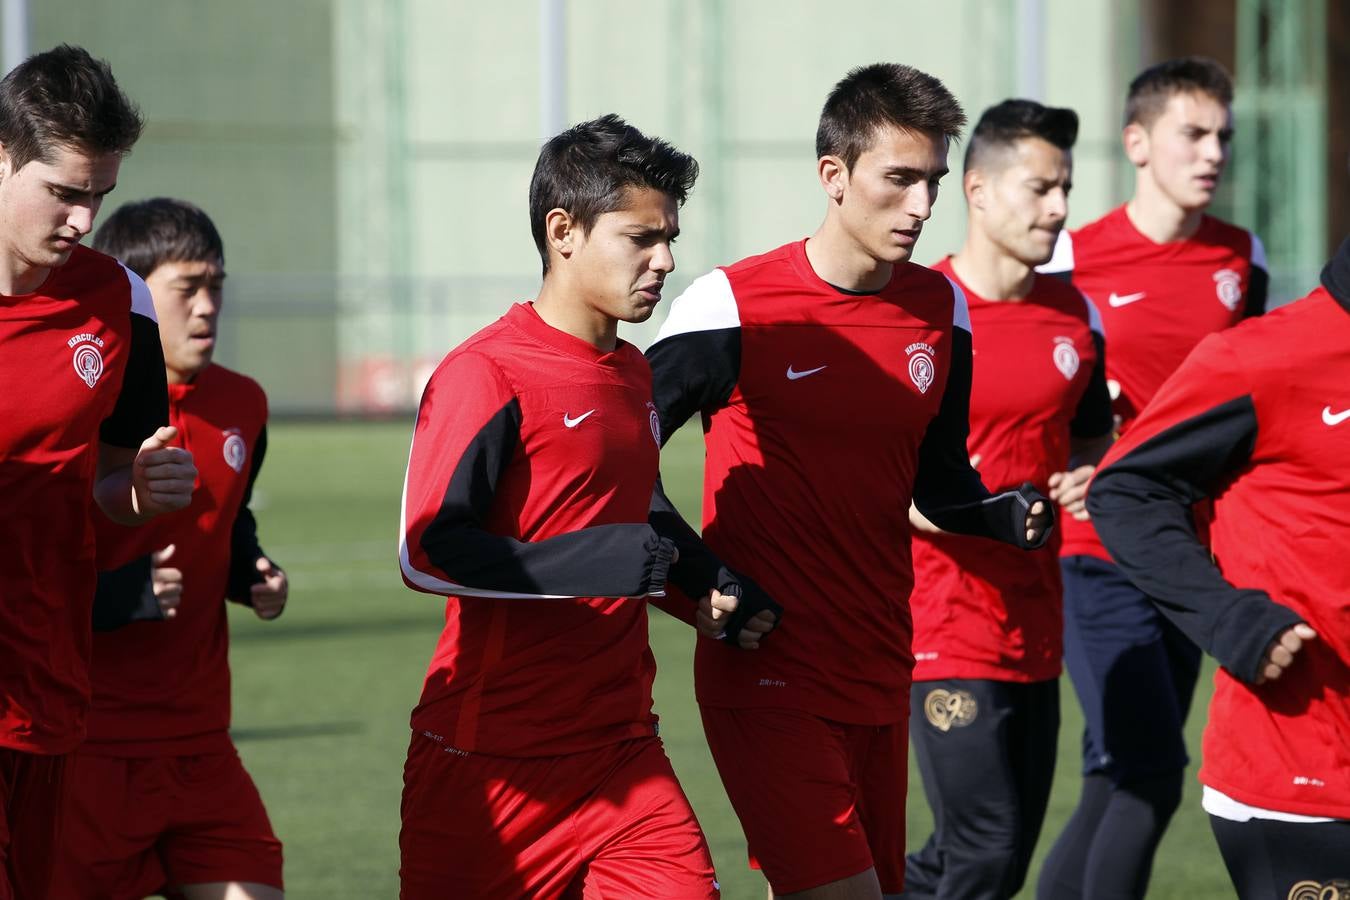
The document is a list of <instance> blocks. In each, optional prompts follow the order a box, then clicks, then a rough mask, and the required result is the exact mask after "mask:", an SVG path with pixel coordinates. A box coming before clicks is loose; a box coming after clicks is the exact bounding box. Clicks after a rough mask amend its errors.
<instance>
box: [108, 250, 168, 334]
mask: <svg viewBox="0 0 1350 900" xmlns="http://www.w3.org/2000/svg"><path fill="white" fill-rule="evenodd" d="M118 265H119V266H122V264H121V263H118ZM122 271H123V272H126V273H127V281H128V282H130V283H131V311H132V312H133V313H135V314H136V315H138V316H145V317H146V318H147V319H149V320H150V321H151V322H154V323H155V324H156V325H158V324H159V316H157V315H155V301H154V298H152V297H151V296H150V288H149V287H147V286H146V284H145V282H144V281H142V280H141V276H139V275H137V274H136V273H135V272H133V271H131V270H130V269H128V268H127V267H126V266H122Z"/></svg>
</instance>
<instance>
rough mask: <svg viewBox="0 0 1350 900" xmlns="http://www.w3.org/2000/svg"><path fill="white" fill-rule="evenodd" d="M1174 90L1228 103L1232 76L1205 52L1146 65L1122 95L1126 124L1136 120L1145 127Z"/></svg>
mask: <svg viewBox="0 0 1350 900" xmlns="http://www.w3.org/2000/svg"><path fill="white" fill-rule="evenodd" d="M1177 94H1204V95H1206V96H1208V97H1211V98H1213V99H1214V100H1217V101H1218V102H1219V103H1222V104H1223V105H1224V106H1231V105H1232V103H1233V79H1232V78H1231V77H1229V75H1228V70H1227V69H1225V68H1224V67H1223V66H1221V65H1219V64H1218V63H1217V62H1215V61H1214V60H1212V59H1210V58H1209V57H1207V56H1183V57H1180V58H1179V59H1169V60H1166V61H1164V62H1160V63H1158V64H1157V65H1156V66H1149V67H1148V68H1147V69H1145V70H1144V71H1142V72H1140V73H1139V74H1138V75H1136V76H1135V78H1134V81H1131V82H1130V91H1129V93H1128V94H1126V95H1125V124H1126V125H1129V124H1131V123H1133V122H1138V123H1139V124H1140V125H1143V126H1144V127H1145V128H1147V127H1148V126H1150V125H1152V124H1153V120H1154V119H1156V118H1158V116H1160V115H1162V112H1163V109H1165V108H1166V106H1167V101H1168V100H1170V99H1172V97H1173V96H1175V95H1177Z"/></svg>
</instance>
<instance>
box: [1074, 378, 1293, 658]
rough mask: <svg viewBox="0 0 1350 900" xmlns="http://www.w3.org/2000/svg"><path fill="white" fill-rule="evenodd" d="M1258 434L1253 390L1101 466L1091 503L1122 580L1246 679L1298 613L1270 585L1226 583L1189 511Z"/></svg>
mask: <svg viewBox="0 0 1350 900" xmlns="http://www.w3.org/2000/svg"><path fill="white" fill-rule="evenodd" d="M1134 427H1135V428H1138V427H1140V421H1136V423H1135V425H1134ZM1256 432H1257V419H1256V411H1255V408H1254V407H1253V405H1252V400H1251V397H1250V396H1247V395H1244V396H1240V397H1237V398H1234V399H1232V400H1229V401H1226V402H1223V403H1219V404H1217V405H1215V406H1213V407H1211V408H1209V409H1207V410H1204V411H1203V412H1200V413H1198V414H1196V415H1194V416H1191V417H1190V418H1186V419H1184V420H1182V421H1179V422H1176V423H1175V424H1173V425H1171V426H1170V427H1168V428H1166V429H1164V430H1162V431H1160V432H1158V433H1157V434H1155V435H1152V436H1151V437H1149V438H1148V439H1147V440H1145V441H1143V442H1142V443H1140V444H1139V445H1138V446H1137V447H1134V448H1133V449H1132V450H1129V451H1128V452H1126V453H1125V455H1123V456H1122V457H1120V458H1119V459H1117V460H1115V461H1113V462H1111V463H1110V464H1109V465H1108V466H1107V467H1106V468H1105V469H1102V470H1100V471H1098V472H1097V475H1096V477H1095V478H1094V479H1093V482H1092V486H1091V488H1090V489H1089V491H1088V499H1087V507H1088V513H1089V514H1090V515H1091V516H1092V521H1093V523H1094V524H1095V525H1096V528H1097V533H1098V534H1099V535H1100V536H1101V539H1102V542H1103V543H1104V544H1105V545H1106V548H1107V549H1108V550H1109V551H1110V552H1111V556H1112V557H1113V558H1114V559H1115V561H1116V563H1117V564H1118V565H1119V566H1120V568H1121V570H1122V571H1123V572H1124V573H1125V574H1126V576H1128V577H1129V579H1130V580H1131V581H1133V582H1134V583H1135V584H1136V585H1137V586H1138V587H1139V589H1140V590H1141V591H1143V592H1144V593H1145V594H1148V595H1149V596H1150V597H1151V598H1152V599H1153V602H1154V603H1155V604H1156V605H1157V606H1158V607H1159V608H1160V609H1161V610H1162V612H1163V613H1164V614H1165V615H1166V616H1167V617H1168V618H1169V619H1170V620H1171V621H1172V622H1173V623H1175V624H1176V626H1177V627H1178V628H1180V629H1181V631H1182V632H1183V633H1184V634H1185V635H1186V636H1187V637H1189V638H1190V639H1191V640H1193V641H1194V642H1195V643H1196V644H1198V645H1199V646H1200V647H1201V648H1203V649H1204V650H1205V651H1206V652H1208V653H1209V654H1211V655H1212V656H1214V658H1215V659H1217V660H1218V661H1219V662H1220V663H1221V664H1222V665H1223V666H1224V667H1225V668H1226V669H1228V670H1229V671H1230V672H1232V673H1233V674H1234V675H1235V676H1237V677H1239V678H1242V679H1244V680H1246V681H1249V682H1254V681H1255V680H1256V678H1257V676H1258V674H1259V668H1260V664H1261V661H1262V659H1263V657H1264V655H1265V650H1266V647H1267V646H1269V644H1270V642H1271V641H1272V640H1273V639H1274V638H1275V637H1276V635H1278V634H1279V633H1280V632H1282V631H1284V630H1285V629H1286V628H1288V627H1290V626H1291V625H1294V624H1295V623H1297V622H1298V621H1300V619H1299V617H1298V615H1297V614H1295V613H1294V612H1293V611H1292V610H1290V609H1288V608H1287V607H1284V606H1281V605H1279V604H1277V603H1275V602H1274V601H1272V600H1271V599H1270V597H1269V595H1267V594H1266V593H1265V592H1264V591H1259V590H1243V589H1240V588H1236V587H1233V586H1232V585H1230V584H1229V583H1228V582H1226V581H1225V580H1224V578H1223V576H1222V575H1221V574H1220V572H1219V569H1218V567H1217V566H1216V565H1215V563H1214V560H1213V558H1212V557H1211V555H1210V553H1209V550H1208V548H1206V547H1205V546H1204V545H1203V544H1202V543H1201V542H1200V540H1199V538H1198V537H1197V535H1196V529H1195V524H1194V520H1193V517H1192V513H1191V508H1192V506H1193V505H1194V504H1195V503H1197V502H1199V501H1200V500H1202V499H1204V498H1206V497H1211V496H1214V495H1215V494H1216V493H1217V492H1218V491H1219V490H1221V489H1222V487H1223V486H1224V484H1226V483H1227V481H1228V479H1229V478H1231V476H1232V475H1233V473H1235V472H1237V471H1238V470H1239V469H1241V468H1242V467H1243V466H1244V465H1245V464H1246V463H1247V461H1248V459H1249V458H1250V457H1251V453H1252V448H1253V446H1254V445H1255V442H1256Z"/></svg>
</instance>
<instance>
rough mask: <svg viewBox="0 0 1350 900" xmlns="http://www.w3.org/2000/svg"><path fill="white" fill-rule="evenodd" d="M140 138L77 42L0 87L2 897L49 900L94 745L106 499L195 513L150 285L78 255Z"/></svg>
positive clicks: (133, 518) (134, 517) (90, 254)
mask: <svg viewBox="0 0 1350 900" xmlns="http://www.w3.org/2000/svg"><path fill="white" fill-rule="evenodd" d="M140 133H141V118H140V115H139V114H138V113H137V111H136V109H135V107H134V106H133V105H132V104H131V102H130V101H129V100H128V99H127V98H126V96H125V95H124V94H123V93H122V92H121V90H120V89H119V88H118V86H117V82H116V81H115V80H114V79H113V76H112V72H111V71H110V70H109V68H108V65H107V63H104V62H101V61H98V60H95V59H93V58H92V57H91V56H90V55H89V54H88V53H86V52H85V51H84V50H81V49H79V48H77V47H69V46H61V47H57V48H56V49H54V50H50V51H47V52H45V53H39V54H37V55H36V56H33V57H30V58H29V59H28V60H26V61H24V62H23V63H20V64H19V65H18V66H17V67H15V69H14V70H13V71H11V72H10V73H9V74H8V75H6V76H5V77H4V79H3V80H0V367H2V368H3V371H4V373H5V374H4V385H5V389H4V390H0V497H2V498H4V499H3V503H4V514H3V515H0V546H3V547H4V552H3V554H0V559H2V560H3V561H2V562H0V585H2V586H3V600H0V900H10V898H20V900H46V897H47V896H48V894H47V888H48V880H49V878H50V875H51V869H52V864H53V863H52V861H53V855H54V853H55V849H56V843H57V836H58V834H59V831H60V814H59V811H60V808H61V804H62V798H61V793H62V784H63V774H64V769H65V760H66V754H68V753H69V752H70V751H71V750H73V749H74V748H75V746H76V745H77V744H79V742H80V741H81V740H83V738H84V731H85V714H86V712H87V710H88V706H89V675H88V664H89V652H90V648H89V644H90V627H89V618H90V612H89V610H90V606H91V604H92V603H93V599H94V582H95V577H96V572H95V563H94V534H93V521H92V518H91V511H92V509H91V507H92V503H91V502H90V501H91V498H92V499H93V500H94V501H96V502H97V503H98V505H99V506H100V507H101V508H102V509H103V510H104V511H105V512H106V513H107V514H108V515H109V516H112V517H113V518H115V519H117V520H119V521H124V522H138V521H141V520H144V519H146V518H149V517H150V516H152V515H156V514H159V513H162V512H168V511H171V510H175V509H181V508H182V507H184V506H186V505H187V503H188V500H189V499H190V497H191V494H192V484H193V480H194V478H195V477H196V471H195V469H193V467H192V459H191V456H190V455H189V454H188V453H186V452H185V451H183V450H181V449H179V448H175V447H170V446H169V444H170V442H172V441H173V439H174V438H175V436H176V432H175V430H174V429H172V428H167V427H161V426H162V425H163V423H164V422H165V420H166V419H167V415H166V403H165V388H164V358H163V356H162V355H161V353H160V349H159V336H158V333H157V331H156V327H155V318H154V309H153V307H152V305H151V302H150V293H149V291H147V290H146V287H145V283H144V282H142V281H141V279H140V278H139V277H138V276H136V275H134V274H132V273H130V272H128V271H127V270H126V269H125V268H123V267H122V266H120V265H119V264H118V263H117V261H116V260H113V259H109V258H108V257H106V256H103V255H102V254H100V253H96V252H94V251H92V250H88V249H86V248H84V247H82V246H80V241H81V240H82V239H83V238H84V236H85V235H86V234H88V233H89V232H90V231H91V230H92V229H93V226H94V218H95V217H96V216H97V214H98V210H99V206H100V205H101V204H102V203H103V198H104V197H105V196H107V194H108V193H109V192H110V191H111V190H112V189H113V187H114V186H115V185H116V183H117V172H118V169H119V167H120V166H121V163H122V157H123V156H124V155H126V154H127V153H128V152H129V151H130V150H131V147H132V145H134V144H135V143H136V139H137V137H139V136H140Z"/></svg>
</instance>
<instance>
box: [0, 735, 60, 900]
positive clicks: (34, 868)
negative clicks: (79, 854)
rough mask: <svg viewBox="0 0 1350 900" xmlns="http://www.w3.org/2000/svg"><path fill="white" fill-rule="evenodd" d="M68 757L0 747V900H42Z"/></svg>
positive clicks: (53, 852)
mask: <svg viewBox="0 0 1350 900" xmlns="http://www.w3.org/2000/svg"><path fill="white" fill-rule="evenodd" d="M67 759H68V757H66V756H64V755H61V756H47V755H44V754H41V753H25V752H23V751H21V750H11V749H10V748H8V747H0V900H46V898H47V886H48V883H49V881H50V879H51V876H52V872H53V870H54V867H55V866H56V853H57V842H58V839H59V838H60V837H61V806H62V804H61V795H62V793H63V790H64V783H65V777H66V776H65V771H66V762H67Z"/></svg>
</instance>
